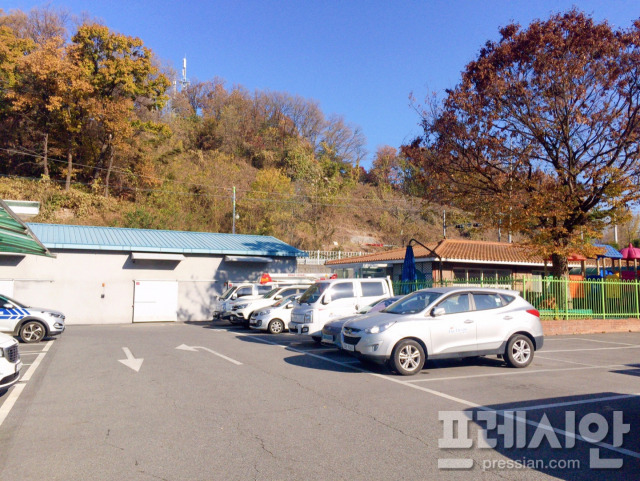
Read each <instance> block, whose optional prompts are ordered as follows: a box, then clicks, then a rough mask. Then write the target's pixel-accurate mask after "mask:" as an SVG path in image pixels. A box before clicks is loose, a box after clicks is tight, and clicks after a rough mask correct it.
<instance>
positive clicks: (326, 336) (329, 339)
mask: <svg viewBox="0 0 640 481" xmlns="http://www.w3.org/2000/svg"><path fill="white" fill-rule="evenodd" d="M322 340H323V341H327V342H333V336H332V335H331V334H323V335H322Z"/></svg>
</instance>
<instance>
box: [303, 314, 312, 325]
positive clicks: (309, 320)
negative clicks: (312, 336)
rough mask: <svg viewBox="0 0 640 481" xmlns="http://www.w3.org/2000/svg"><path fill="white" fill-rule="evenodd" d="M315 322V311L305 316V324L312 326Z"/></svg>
mask: <svg viewBox="0 0 640 481" xmlns="http://www.w3.org/2000/svg"><path fill="white" fill-rule="evenodd" d="M312 322H313V311H309V312H306V313H305V314H304V323H305V324H311V323H312Z"/></svg>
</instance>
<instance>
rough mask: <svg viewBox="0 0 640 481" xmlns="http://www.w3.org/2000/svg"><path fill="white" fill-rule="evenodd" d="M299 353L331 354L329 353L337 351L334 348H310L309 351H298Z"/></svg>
mask: <svg viewBox="0 0 640 481" xmlns="http://www.w3.org/2000/svg"><path fill="white" fill-rule="evenodd" d="M300 350H301V351H304V352H331V351H337V349H336V348H335V347H318V348H313V347H312V348H311V349H300Z"/></svg>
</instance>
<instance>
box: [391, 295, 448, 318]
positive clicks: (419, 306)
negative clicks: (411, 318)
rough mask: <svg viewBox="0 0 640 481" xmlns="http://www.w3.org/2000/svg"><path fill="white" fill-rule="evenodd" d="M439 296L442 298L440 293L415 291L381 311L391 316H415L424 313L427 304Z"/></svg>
mask: <svg viewBox="0 0 640 481" xmlns="http://www.w3.org/2000/svg"><path fill="white" fill-rule="evenodd" d="M440 296H442V293H441V292H432V291H416V292H414V293H413V294H409V295H408V296H406V297H403V298H402V299H400V300H399V301H397V302H395V303H393V304H391V305H390V306H389V307H387V308H386V309H383V312H388V313H391V314H415V313H417V312H421V311H424V310H425V309H426V308H427V306H428V305H429V304H431V303H433V301H435V300H436V299H437V298H438V297H440Z"/></svg>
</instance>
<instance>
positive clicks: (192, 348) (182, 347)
mask: <svg viewBox="0 0 640 481" xmlns="http://www.w3.org/2000/svg"><path fill="white" fill-rule="evenodd" d="M176 349H180V350H181V351H197V350H198V349H202V350H203V351H207V352H210V353H211V354H215V355H216V356H218V357H221V358H222V359H224V360H225V361H229V362H231V363H233V364H235V365H236V366H242V363H241V362H240V361H236V360H235V359H231V358H230V357H227V356H225V355H224V354H220V353H219V352H216V351H213V350H212V349H209V348H208V347H202V346H187V345H186V344H181V345H179V346H178V347H176Z"/></svg>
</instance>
